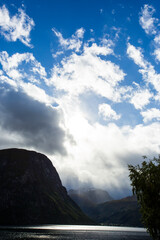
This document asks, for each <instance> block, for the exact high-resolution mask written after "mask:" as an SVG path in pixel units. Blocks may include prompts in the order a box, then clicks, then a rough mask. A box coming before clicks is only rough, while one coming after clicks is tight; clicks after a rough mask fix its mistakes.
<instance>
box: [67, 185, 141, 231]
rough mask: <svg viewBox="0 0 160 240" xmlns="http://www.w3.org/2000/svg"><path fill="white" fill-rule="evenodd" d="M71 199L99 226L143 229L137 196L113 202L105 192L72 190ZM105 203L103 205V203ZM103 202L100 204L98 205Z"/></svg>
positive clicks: (70, 192)
mask: <svg viewBox="0 0 160 240" xmlns="http://www.w3.org/2000/svg"><path fill="white" fill-rule="evenodd" d="M69 195H70V197H71V198H72V199H73V200H74V201H75V202H76V203H77V204H78V205H79V206H80V208H81V209H82V210H83V212H84V213H85V214H86V215H87V216H89V217H90V218H92V219H93V220H94V221H95V222H96V223H97V224H103V225H113V226H114V225H117V226H132V227H142V226H143V224H142V222H141V215H140V212H139V206H138V203H137V199H136V197H135V196H129V197H126V198H123V199H120V200H112V198H111V196H110V195H109V194H108V193H107V192H106V191H103V190H100V189H94V190H93V189H92V190H83V189H79V190H70V191H69ZM101 201H102V202H103V203H102V202H101ZM99 202H101V203H100V204H97V203H99Z"/></svg>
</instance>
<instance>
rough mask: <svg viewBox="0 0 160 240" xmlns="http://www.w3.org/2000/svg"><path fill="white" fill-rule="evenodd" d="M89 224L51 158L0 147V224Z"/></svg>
mask: <svg viewBox="0 0 160 240" xmlns="http://www.w3.org/2000/svg"><path fill="white" fill-rule="evenodd" d="M49 223H59V224H89V223H91V221H90V220H89V218H87V217H86V216H85V215H84V214H83V212H82V211H81V210H80V208H79V207H78V206H77V205H76V203H74V201H73V200H72V199H71V198H70V197H69V196H68V195H67V192H66V189H65V188H64V187H63V186H62V184H61V180H60V178H59V176H58V173H57V171H56V169H55V168H54V167H53V165H52V163H51V161H50V160H49V159H48V158H47V157H46V156H45V155H43V154H40V153H37V152H34V151H27V150H23V149H6V150H0V224H1V225H4V224H6V225H9V224H11V225H24V224H49Z"/></svg>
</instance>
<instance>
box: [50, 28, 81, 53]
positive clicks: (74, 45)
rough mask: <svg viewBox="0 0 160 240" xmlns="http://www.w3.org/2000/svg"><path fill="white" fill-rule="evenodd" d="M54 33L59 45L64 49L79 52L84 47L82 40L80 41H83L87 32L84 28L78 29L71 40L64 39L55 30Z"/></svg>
mask: <svg viewBox="0 0 160 240" xmlns="http://www.w3.org/2000/svg"><path fill="white" fill-rule="evenodd" d="M52 31H53V32H54V34H55V35H56V36H57V37H58V40H59V43H60V45H61V46H62V47H63V48H65V49H69V50H75V51H76V52H79V50H80V48H81V46H82V40H80V39H83V35H84V32H85V31H84V29H83V28H80V29H78V30H77V31H76V32H75V34H73V35H72V37H71V38H67V39H65V38H63V36H62V34H61V33H60V32H58V31H57V30H56V29H54V28H53V29H52Z"/></svg>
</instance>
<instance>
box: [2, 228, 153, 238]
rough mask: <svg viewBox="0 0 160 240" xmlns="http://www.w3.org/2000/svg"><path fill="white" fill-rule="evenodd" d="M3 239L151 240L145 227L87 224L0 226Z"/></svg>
mask: <svg viewBox="0 0 160 240" xmlns="http://www.w3.org/2000/svg"><path fill="white" fill-rule="evenodd" d="M0 239H1V240H11V239H13V240H19V239H23V240H36V239H39V240H40V239H47V240H49V239H54V240H56V239H58V240H71V239H72V240H73V239H74V240H81V239H84V240H96V239H100V240H120V239H121V240H126V239H130V240H140V239H141V240H151V238H150V236H149V234H148V233H147V232H146V230H145V229H144V228H132V227H110V226H85V225H43V226H31V227H8V226H5V227H4V226H3V227H2V226H1V227H0Z"/></svg>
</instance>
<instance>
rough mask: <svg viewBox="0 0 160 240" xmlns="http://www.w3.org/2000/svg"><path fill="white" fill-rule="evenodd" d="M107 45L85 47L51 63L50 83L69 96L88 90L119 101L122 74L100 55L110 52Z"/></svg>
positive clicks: (117, 67) (116, 66) (94, 44)
mask: <svg viewBox="0 0 160 240" xmlns="http://www.w3.org/2000/svg"><path fill="white" fill-rule="evenodd" d="M112 52H113V50H112V49H111V48H110V46H98V45H97V44H96V43H93V44H92V45H91V46H87V45H85V46H84V51H83V52H82V54H80V55H79V54H76V53H73V54H71V55H70V56H69V57H67V58H64V59H63V60H62V61H61V64H60V65H57V66H54V68H53V70H52V77H51V79H49V80H48V84H49V85H54V86H55V87H56V89H57V90H59V91H60V90H62V91H64V92H66V93H68V94H69V95H73V96H78V95H80V94H83V93H84V92H87V91H93V92H94V93H95V94H97V95H100V96H103V97H106V98H108V99H111V100H113V101H120V98H121V91H122V89H118V84H119V82H121V81H122V80H123V79H124V77H125V73H124V72H123V71H122V70H121V69H120V68H119V66H118V65H116V64H114V63H112V62H111V61H107V60H103V59H102V58H101V57H100V56H99V55H103V56H107V55H108V54H112Z"/></svg>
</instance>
